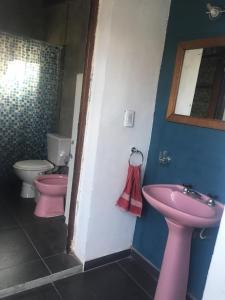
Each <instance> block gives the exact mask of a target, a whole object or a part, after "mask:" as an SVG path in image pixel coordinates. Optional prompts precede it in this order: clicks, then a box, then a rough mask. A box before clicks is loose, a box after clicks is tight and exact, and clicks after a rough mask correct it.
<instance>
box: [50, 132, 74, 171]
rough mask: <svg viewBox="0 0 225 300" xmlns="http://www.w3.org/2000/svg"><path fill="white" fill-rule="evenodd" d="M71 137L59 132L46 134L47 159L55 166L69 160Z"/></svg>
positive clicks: (62, 164) (63, 164) (64, 163)
mask: <svg viewBox="0 0 225 300" xmlns="http://www.w3.org/2000/svg"><path fill="white" fill-rule="evenodd" d="M70 143H71V139H69V138H67V137H64V136H62V135H59V134H52V133H48V134H47V146H48V160H49V161H50V162H52V163H53V164H54V165H55V166H57V167H60V166H65V165H66V163H67V162H68V160H69V153H70Z"/></svg>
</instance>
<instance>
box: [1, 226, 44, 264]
mask: <svg viewBox="0 0 225 300" xmlns="http://www.w3.org/2000/svg"><path fill="white" fill-rule="evenodd" d="M37 259H39V257H38V255H37V253H36V252H35V250H34V249H33V247H32V245H31V244H30V242H29V241H28V239H27V237H26V236H25V234H24V233H23V231H22V230H21V229H19V228H13V229H7V230H0V269H3V268H9V267H12V266H15V265H18V264H22V263H27V262H30V261H34V260H37Z"/></svg>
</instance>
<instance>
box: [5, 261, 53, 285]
mask: <svg viewBox="0 0 225 300" xmlns="http://www.w3.org/2000/svg"><path fill="white" fill-rule="evenodd" d="M48 275H49V272H48V270H47V268H46V267H45V266H44V264H43V263H42V261H41V260H37V261H33V262H29V263H26V264H20V265H16V266H14V267H11V268H8V269H4V270H0V289H5V288H8V287H12V286H15V285H17V284H21V283H25V282H28V281H31V280H34V279H37V278H42V277H45V276H48Z"/></svg>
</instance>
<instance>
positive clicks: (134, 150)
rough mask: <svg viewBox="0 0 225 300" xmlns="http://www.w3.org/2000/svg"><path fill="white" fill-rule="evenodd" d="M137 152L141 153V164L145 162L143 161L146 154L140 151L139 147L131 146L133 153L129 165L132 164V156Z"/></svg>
mask: <svg viewBox="0 0 225 300" xmlns="http://www.w3.org/2000/svg"><path fill="white" fill-rule="evenodd" d="M135 154H138V155H140V156H141V165H142V164H143V162H144V155H143V153H142V152H141V151H140V150H138V149H137V148H135V147H133V148H131V154H130V157H129V161H128V162H129V165H131V158H132V156H134V155H135Z"/></svg>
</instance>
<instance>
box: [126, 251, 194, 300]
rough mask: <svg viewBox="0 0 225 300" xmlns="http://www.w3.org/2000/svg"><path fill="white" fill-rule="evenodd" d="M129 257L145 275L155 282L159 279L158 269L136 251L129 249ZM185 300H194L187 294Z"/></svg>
mask: <svg viewBox="0 0 225 300" xmlns="http://www.w3.org/2000/svg"><path fill="white" fill-rule="evenodd" d="M131 256H132V257H133V258H134V259H135V261H136V262H137V264H138V265H139V266H140V267H141V268H142V269H144V270H145V271H146V272H147V273H149V274H151V276H152V278H153V279H154V280H155V281H156V282H157V281H158V278H159V272H160V271H159V269H157V268H156V267H155V266H154V265H153V264H151V262H150V261H149V260H147V259H146V258H145V257H144V256H143V255H142V254H141V253H140V252H139V251H138V250H136V249H135V248H132V249H131ZM186 300H196V299H195V298H194V297H193V296H192V295H190V294H187V297H186Z"/></svg>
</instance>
